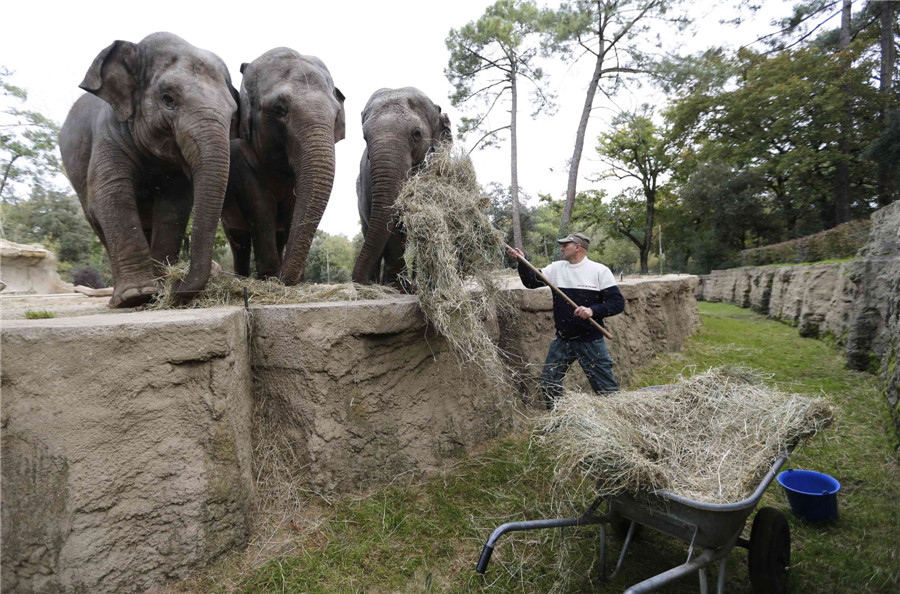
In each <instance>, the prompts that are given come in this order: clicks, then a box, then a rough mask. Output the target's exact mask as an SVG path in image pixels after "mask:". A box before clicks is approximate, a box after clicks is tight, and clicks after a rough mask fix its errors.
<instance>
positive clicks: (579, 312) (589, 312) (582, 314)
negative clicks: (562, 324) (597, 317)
mask: <svg viewBox="0 0 900 594" xmlns="http://www.w3.org/2000/svg"><path fill="white" fill-rule="evenodd" d="M575 315H576V316H577V317H579V318H581V319H582V320H587V319H588V318H590V317H592V316H593V315H594V310H593V309H591V308H590V307H584V306H583V305H582V306H579V307H576V308H575Z"/></svg>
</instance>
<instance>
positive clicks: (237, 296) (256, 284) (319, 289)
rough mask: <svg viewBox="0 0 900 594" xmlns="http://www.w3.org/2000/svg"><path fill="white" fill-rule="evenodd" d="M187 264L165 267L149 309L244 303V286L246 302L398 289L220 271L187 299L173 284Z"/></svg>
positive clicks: (376, 294)
mask: <svg viewBox="0 0 900 594" xmlns="http://www.w3.org/2000/svg"><path fill="white" fill-rule="evenodd" d="M187 272H188V264H187V263H186V262H182V263H179V264H176V265H175V266H168V267H166V271H165V274H163V276H162V278H161V279H159V281H160V282H159V291H158V292H157V294H156V297H155V298H154V300H153V301H152V302H151V303H150V305H149V306H148V308H149V309H196V308H206V307H226V306H231V305H238V306H242V305H244V288H246V289H247V298H248V302H249V305H251V306H255V305H282V304H289V303H316V302H323V301H365V300H371V299H386V298H388V297H391V296H395V295H399V292H398V291H396V290H394V289H391V288H389V287H384V286H380V285H358V284H355V283H344V284H338V285H313V284H300V285H293V286H286V285H285V284H283V283H282V282H281V281H279V280H277V279H267V280H258V279H250V278H244V277H242V276H236V275H234V274H230V273H227V272H222V273H220V274H217V275H215V276H210V277H209V281H208V282H207V283H206V287H205V288H204V289H203V291H201V293H200V294H199V295H198V296H197V297H195V298H194V299H191V300H190V301H188V302H181V301H180V300H179V299H177V298H176V297H175V284H176V283H177V282H178V281H180V280H182V279H183V278H185V277H186V276H187Z"/></svg>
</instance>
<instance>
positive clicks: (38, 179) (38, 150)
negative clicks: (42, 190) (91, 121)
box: [0, 66, 62, 202]
mask: <svg viewBox="0 0 900 594" xmlns="http://www.w3.org/2000/svg"><path fill="white" fill-rule="evenodd" d="M11 76H12V72H10V71H9V70H8V69H6V68H4V67H2V66H0V101H2V109H0V200H3V201H4V202H9V201H12V200H13V199H14V196H13V187H14V184H17V183H20V184H23V185H25V186H31V187H34V186H35V185H49V183H51V180H52V177H53V176H54V175H56V174H59V173H62V167H61V166H60V160H59V157H58V150H57V147H56V139H57V137H58V136H59V124H57V123H56V122H54V121H53V120H51V119H50V118H48V117H46V116H44V115H43V114H41V113H39V112H37V111H32V110H29V109H22V108H21V107H19V105H23V104H24V103H25V102H26V101H27V99H28V93H27V92H26V91H25V90H24V89H22V88H20V87H17V86H15V85H13V84H12V83H10V82H9V78H10V77H11Z"/></svg>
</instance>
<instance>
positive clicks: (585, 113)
mask: <svg viewBox="0 0 900 594" xmlns="http://www.w3.org/2000/svg"><path fill="white" fill-rule="evenodd" d="M597 31H598V32H599V33H600V34H599V35H598V38H599V39H600V46H599V48H598V50H597V61H596V64H594V74H593V76H591V84H590V85H588V90H587V94H586V96H585V99H584V107H583V108H582V110H581V119H580V120H579V122H578V131H577V132H576V133H575V150H574V151H572V160H571V161H570V162H569V182H568V184H567V185H566V204H565V206H563V212H562V220H561V221H560V224H559V237H565V236H566V235H568V234H569V223H570V222H571V221H572V211H573V210H574V209H575V195H576V193H577V187H578V168H579V166H580V165H581V154H582V152H583V151H584V136H585V134H586V133H587V125H588V121H589V120H590V117H591V109H592V108H593V107H594V96H595V95H596V94H597V87H598V86H599V85H600V74H601V73H602V72H603V57H604V54H605V52H606V47H605V43H604V39H603V11H602V10H600V6H599V3H598V6H597ZM554 253H555V257H554V259H556V260H559V258H560V257H561V252H560V246H559V244H557V245H556V249H555V250H554Z"/></svg>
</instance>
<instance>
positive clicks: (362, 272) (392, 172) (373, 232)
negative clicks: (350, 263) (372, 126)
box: [353, 136, 412, 284]
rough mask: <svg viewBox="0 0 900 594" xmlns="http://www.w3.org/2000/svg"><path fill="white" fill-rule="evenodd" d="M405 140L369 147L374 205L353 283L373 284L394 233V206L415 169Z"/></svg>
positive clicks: (383, 139)
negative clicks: (386, 247) (408, 177)
mask: <svg viewBox="0 0 900 594" xmlns="http://www.w3.org/2000/svg"><path fill="white" fill-rule="evenodd" d="M407 144H408V143H407V142H405V140H404V139H403V138H400V137H394V136H388V137H381V138H380V139H379V140H378V141H375V142H372V143H370V144H369V163H370V164H371V173H372V205H371V210H370V213H371V214H370V217H369V226H368V230H367V232H366V236H365V238H364V242H363V246H362V249H361V250H360V252H359V257H357V259H356V264H355V265H354V267H353V281H354V282H357V283H360V284H368V283H370V282H371V279H372V276H373V274H374V272H375V271H376V268H377V266H378V265H379V264H380V262H381V258H382V257H383V255H384V249H385V246H386V245H387V242H388V240H389V239H390V237H391V233H393V232H394V231H393V228H394V208H393V207H394V202H396V200H397V197H398V196H399V195H400V188H401V187H402V186H403V182H404V181H406V178H407V176H408V175H409V172H410V169H412V156H411V155H410V153H409V150H408V146H407Z"/></svg>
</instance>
